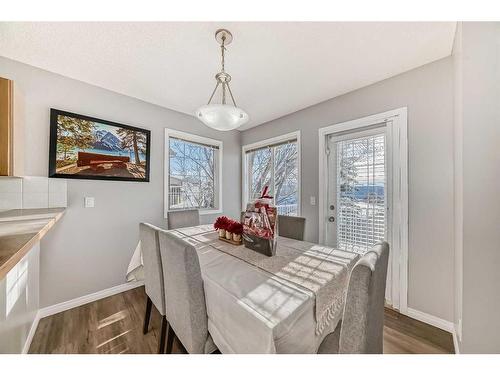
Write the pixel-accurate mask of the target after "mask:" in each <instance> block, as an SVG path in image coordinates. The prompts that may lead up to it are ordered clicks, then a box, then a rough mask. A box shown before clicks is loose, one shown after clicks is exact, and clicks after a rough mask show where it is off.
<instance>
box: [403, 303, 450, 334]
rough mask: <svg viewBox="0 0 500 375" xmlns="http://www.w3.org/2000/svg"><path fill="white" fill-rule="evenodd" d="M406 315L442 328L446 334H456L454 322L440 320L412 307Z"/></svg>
mask: <svg viewBox="0 0 500 375" xmlns="http://www.w3.org/2000/svg"><path fill="white" fill-rule="evenodd" d="M405 315H408V316H409V317H410V318H413V319H417V320H420V321H421V322H424V323H427V324H430V325H431V326H434V327H437V328H440V329H442V330H444V331H446V332H450V333H451V334H454V333H455V325H454V324H453V323H452V322H449V321H447V320H444V319H441V318H438V317H436V316H434V315H431V314H427V313H424V312H422V311H418V310H415V309H412V308H410V307H408V309H407V311H406V314H405Z"/></svg>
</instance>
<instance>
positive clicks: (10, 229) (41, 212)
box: [0, 208, 65, 280]
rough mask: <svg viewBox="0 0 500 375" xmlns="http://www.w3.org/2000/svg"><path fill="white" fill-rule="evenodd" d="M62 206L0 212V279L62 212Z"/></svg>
mask: <svg viewBox="0 0 500 375" xmlns="http://www.w3.org/2000/svg"><path fill="white" fill-rule="evenodd" d="M64 211H65V209H64V208H40V209H25V210H8V211H2V212H0V280H2V279H3V278H4V277H5V275H7V273H8V272H9V271H10V270H11V269H13V268H14V267H15V266H16V264H17V263H18V262H19V261H20V260H21V259H23V257H24V256H25V255H26V254H27V253H28V251H29V250H30V249H31V248H32V247H33V245H34V244H36V243H37V242H39V241H40V240H41V239H42V237H43V236H44V235H45V234H46V233H47V232H48V231H49V230H50V228H52V226H53V225H54V224H55V223H56V222H57V221H58V220H59V219H60V218H61V217H62V215H63V214H64Z"/></svg>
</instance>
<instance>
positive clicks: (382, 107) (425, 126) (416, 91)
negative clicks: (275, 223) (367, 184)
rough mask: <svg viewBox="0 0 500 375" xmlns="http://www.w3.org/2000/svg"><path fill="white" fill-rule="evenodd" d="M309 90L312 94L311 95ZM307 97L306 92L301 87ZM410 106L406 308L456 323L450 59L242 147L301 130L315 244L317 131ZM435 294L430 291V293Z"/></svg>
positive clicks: (295, 119)
mask: <svg viewBox="0 0 500 375" xmlns="http://www.w3.org/2000/svg"><path fill="white" fill-rule="evenodd" d="M310 90H311V91H313V90H314V88H310ZM303 92H304V95H307V94H308V88H304V90H303ZM404 106H406V107H408V141H409V171H408V172H409V274H408V277H409V280H408V306H409V307H411V308H413V309H416V310H419V311H422V312H425V313H428V314H431V315H434V316H436V317H439V318H442V319H445V320H447V321H450V322H451V321H453V315H454V311H453V309H454V295H453V292H454V288H453V276H454V265H453V259H454V247H453V241H454V239H453V229H454V221H453V215H454V209H453V187H454V186H453V183H454V181H453V157H454V154H453V60H452V58H451V57H448V58H445V59H442V60H439V61H437V62H434V63H431V64H428V65H425V66H423V67H420V68H418V69H414V70H412V71H409V72H407V73H404V74H401V75H399V76H396V77H393V78H390V79H387V80H384V81H382V82H379V83H376V84H374V85H371V86H368V87H365V88H362V89H359V90H357V91H354V92H351V93H348V94H346V95H342V96H340V97H337V98H334V99H331V100H328V101H326V102H323V103H320V104H317V105H314V106H312V107H309V108H306V109H304V110H301V111H298V112H295V113H293V114H291V115H288V116H285V117H282V118H280V119H277V120H274V121H271V122H269V123H267V124H264V125H261V126H258V127H256V128H253V129H249V130H247V131H245V132H243V135H242V144H249V143H252V142H256V141H259V140H262V139H265V138H269V137H274V136H277V135H280V134H285V133H288V132H291V131H295V130H300V131H301V138H302V149H301V150H302V186H301V194H302V197H301V201H302V215H303V216H304V217H306V239H307V240H309V241H317V239H318V206H311V205H310V204H309V201H310V200H309V197H310V196H315V197H318V129H319V128H321V127H324V126H328V125H332V124H336V123H339V122H343V121H347V120H351V119H356V118H360V117H364V116H367V115H371V114H374V113H380V112H384V111H388V110H391V109H395V108H399V107H404ZM431 291H432V292H431Z"/></svg>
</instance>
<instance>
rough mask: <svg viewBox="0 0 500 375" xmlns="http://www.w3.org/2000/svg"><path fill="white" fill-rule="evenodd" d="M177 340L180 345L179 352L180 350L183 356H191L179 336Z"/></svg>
mask: <svg viewBox="0 0 500 375" xmlns="http://www.w3.org/2000/svg"><path fill="white" fill-rule="evenodd" d="M175 338H176V339H177V344H178V345H179V350H180V352H181V354H189V353H188V351H187V350H186V348H185V347H184V345H182V342H181V340H179V338H178V337H177V335H175Z"/></svg>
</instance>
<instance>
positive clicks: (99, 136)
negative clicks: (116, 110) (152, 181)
mask: <svg viewBox="0 0 500 375" xmlns="http://www.w3.org/2000/svg"><path fill="white" fill-rule="evenodd" d="M150 143H151V132H150V131H149V130H146V129H141V128H136V127H134V126H129V125H123V124H118V123H115V122H111V121H106V120H101V119H97V118H93V117H89V116H83V115H78V114H76V113H70V112H65V111H60V110H57V109H51V110H50V150H49V177H59V178H78V179H94V180H121V181H143V182H148V181H149V167H150V166H149V162H150V161H149V159H150V158H149V153H150Z"/></svg>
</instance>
